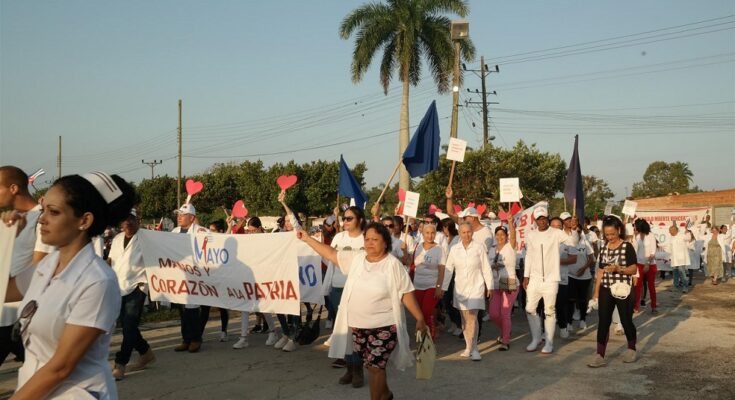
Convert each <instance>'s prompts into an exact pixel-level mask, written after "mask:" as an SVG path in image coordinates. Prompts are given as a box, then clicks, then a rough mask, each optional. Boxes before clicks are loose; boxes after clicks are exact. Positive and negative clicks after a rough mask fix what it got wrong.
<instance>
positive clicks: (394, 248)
mask: <svg viewBox="0 0 735 400" xmlns="http://www.w3.org/2000/svg"><path fill="white" fill-rule="evenodd" d="M390 239H391V241H390V242H391V250H390V254H393V256H395V257H396V258H397V259H399V260H400V259H401V258H403V250H401V245H402V244H403V241H402V240H401V239H400V238H397V237H395V236H391V237H390Z"/></svg>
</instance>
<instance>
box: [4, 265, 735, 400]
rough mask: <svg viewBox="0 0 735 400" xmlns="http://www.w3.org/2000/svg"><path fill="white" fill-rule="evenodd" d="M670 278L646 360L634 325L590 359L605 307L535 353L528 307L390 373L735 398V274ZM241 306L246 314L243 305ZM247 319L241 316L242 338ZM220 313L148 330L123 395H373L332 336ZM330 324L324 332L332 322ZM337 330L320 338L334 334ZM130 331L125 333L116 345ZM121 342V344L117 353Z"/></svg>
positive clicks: (471, 386) (455, 384)
mask: <svg viewBox="0 0 735 400" xmlns="http://www.w3.org/2000/svg"><path fill="white" fill-rule="evenodd" d="M670 282H671V281H670V280H668V281H666V282H663V283H659V285H658V291H659V302H660V306H659V309H660V311H661V313H660V314H659V315H656V316H652V315H651V314H650V313H647V312H642V313H641V314H639V315H638V316H636V318H635V323H636V326H637V327H638V338H639V339H638V341H639V342H638V349H639V354H640V360H639V361H638V362H637V363H635V364H623V363H622V361H621V357H620V356H621V355H622V352H623V351H624V350H625V340H624V338H625V337H624V336H613V337H612V339H611V342H610V345H609V349H608V353H609V359H610V360H609V365H608V366H607V367H606V368H601V369H594V370H593V369H590V368H587V367H586V361H587V360H588V358H589V357H590V356H591V355H592V354H593V352H594V348H595V329H596V319H597V318H596V315H592V316H591V317H590V328H588V330H587V331H586V332H585V333H583V334H581V335H572V337H571V338H570V339H568V340H564V339H560V338H558V337H557V338H556V341H555V342H556V344H557V346H556V352H555V354H553V355H551V356H542V355H540V354H539V353H526V352H525V351H524V348H525V346H526V344H527V342H528V340H529V339H528V324H527V323H526V320H525V315H523V314H522V313H521V312H519V311H516V313H515V315H514V316H513V324H514V325H513V326H514V328H513V343H512V345H511V351H509V352H498V351H497V346H496V345H495V344H494V340H493V339H494V338H495V337H497V336H498V330H497V328H496V327H495V326H494V325H492V324H489V323H485V324H484V329H483V334H482V337H481V344H480V349H481V352H482V354H483V360H482V361H480V362H472V361H468V360H464V359H460V358H459V357H458V354H459V352H460V351H461V350H463V348H464V344H463V342H461V341H460V340H458V339H457V338H454V337H451V336H449V335H448V334H443V335H441V337H440V339H439V340H438V343H437V347H438V349H439V352H440V354H439V359H438V361H437V364H436V369H435V371H434V378H433V379H432V380H430V381H417V380H416V379H414V374H415V371H414V370H413V369H410V370H407V371H405V372H398V371H390V372H389V384H390V386H391V389H392V390H393V392H394V393H395V395H396V398H397V399H419V398H421V399H442V400H446V399H462V398H468V399H469V398H493V399H520V398H524V399H543V400H549V399H584V400H590V399H633V398H635V399H687V398H692V399H694V398H696V399H697V400H703V399H732V398H735V381H734V380H733V379H734V377H733V372H735V361H734V360H735V329H734V328H735V280H731V281H730V282H728V283H727V284H722V285H719V286H716V287H713V286H711V285H710V284H709V283H703V279H702V277H699V279H698V281H697V282H696V283H697V286H696V288H695V290H694V291H693V292H691V293H690V294H688V295H685V296H683V297H682V296H681V295H680V294H679V293H678V292H673V291H671V290H670ZM232 314H233V315H234V314H236V313H232ZM238 328H239V320H238V319H236V318H233V320H232V321H231V328H230V335H231V337H235V336H236V335H237V333H238V332H237V329H238ZM218 331H219V319H218V318H216V317H215V318H214V319H212V320H211V321H210V325H209V327H208V333H207V336H206V338H205V343H204V346H203V349H202V351H201V352H200V353H198V354H188V353H186V354H180V353H174V352H173V350H172V348H173V346H175V345H176V344H178V342H179V328H178V325H177V324H172V323H166V324H157V325H148V326H146V331H145V332H144V336H145V337H146V338H147V339H148V340H149V341H150V343H151V345H152V346H153V347H154V349H155V351H156V354H157V357H158V360H157V362H156V363H155V364H154V365H153V366H152V367H151V368H149V369H148V370H146V371H140V372H137V373H132V374H129V375H128V376H127V378H126V379H125V380H124V381H122V382H119V384H118V391H119V395H120V398H121V399H136V400H138V399H176V400H184V399H197V400H199V399H320V400H322V399H324V400H327V399H346V398H354V399H367V398H368V389H367V387H364V388H361V389H353V388H351V387H344V386H340V385H338V384H337V383H336V381H337V379H338V378H339V376H340V375H341V373H342V370H335V369H332V368H330V361H329V360H328V359H327V356H326V353H327V350H326V347H324V346H322V345H320V344H315V345H312V346H304V347H301V348H299V349H298V350H297V351H295V352H293V353H284V352H282V351H278V350H275V349H273V348H268V347H266V346H265V345H264V343H265V339H266V335H260V334H256V335H251V337H250V343H251V344H250V347H249V348H247V349H243V350H233V349H232V348H231V346H232V344H233V343H234V340H233V339H231V340H230V341H229V342H227V343H220V342H217V335H218ZM323 332H324V331H323ZM325 338H326V336H323V338H320V339H319V340H318V341H317V342H316V343H322V342H323V341H324V339H325ZM119 342H120V336H119V335H116V336H115V337H114V339H113V350H116V348H117V346H118V345H119ZM113 353H114V351H113V352H111V355H112V354H113ZM17 368H18V363H15V362H12V361H9V362H7V363H5V364H4V365H3V366H2V368H1V369H0V397H7V396H8V395H9V394H11V393H12V390H13V388H14V386H15V379H16V370H17Z"/></svg>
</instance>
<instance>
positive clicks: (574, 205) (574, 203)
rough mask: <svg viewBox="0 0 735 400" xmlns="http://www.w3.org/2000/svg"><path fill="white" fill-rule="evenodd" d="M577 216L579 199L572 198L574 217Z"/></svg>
mask: <svg viewBox="0 0 735 400" xmlns="http://www.w3.org/2000/svg"><path fill="white" fill-rule="evenodd" d="M576 216H577V199H574V200H572V217H576Z"/></svg>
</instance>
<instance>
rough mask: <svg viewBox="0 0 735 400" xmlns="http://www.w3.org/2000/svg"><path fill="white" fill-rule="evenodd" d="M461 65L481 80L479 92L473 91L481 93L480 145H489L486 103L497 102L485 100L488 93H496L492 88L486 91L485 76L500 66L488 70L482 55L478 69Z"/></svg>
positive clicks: (488, 121) (469, 102)
mask: <svg viewBox="0 0 735 400" xmlns="http://www.w3.org/2000/svg"><path fill="white" fill-rule="evenodd" d="M462 67H463V68H464V70H465V71H471V72H474V73H475V75H477V76H479V77H480V81H481V82H482V92H479V91H478V90H477V89H475V91H474V93H477V94H482V102H479V103H481V104H482V146H483V147H484V146H486V145H490V140H489V133H488V131H489V127H488V124H489V123H490V120H489V118H488V108H487V105H488V104H499V103H498V102H488V101H487V96H488V95H490V94H493V95H497V94H498V93H497V92H496V91H494V90H493V91H492V92H491V93H488V92H487V86H486V85H485V78H487V76H488V75H490V73H492V72H495V73H498V72H500V68H499V67H498V66H497V65H495V71H490V70H489V69H488V67H487V65H485V57H484V56H481V57H480V69H479V70H476V69H467V68H466V67H465V66H464V65H462ZM467 91H468V92H470V93H473V92H472V91H471V90H470V89H467ZM467 103H468V104H478V102H472V101H468V102H467Z"/></svg>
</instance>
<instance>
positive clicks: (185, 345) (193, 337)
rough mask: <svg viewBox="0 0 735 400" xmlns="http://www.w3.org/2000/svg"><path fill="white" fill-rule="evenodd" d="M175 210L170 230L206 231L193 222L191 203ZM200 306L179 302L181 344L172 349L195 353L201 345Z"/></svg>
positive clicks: (186, 231) (194, 213)
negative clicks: (173, 221) (175, 223)
mask: <svg viewBox="0 0 735 400" xmlns="http://www.w3.org/2000/svg"><path fill="white" fill-rule="evenodd" d="M175 212H176V222H177V224H178V226H177V227H176V228H174V229H173V230H172V231H171V232H173V233H188V234H189V235H194V234H196V233H198V232H207V230H206V229H205V228H202V227H201V226H199V225H197V224H196V223H195V220H196V215H197V211H196V208H194V206H193V205H192V204H188V203H187V204H184V205H183V206H181V208H179V209H178V210H176V211H175ZM200 312H201V310H200V307H199V306H198V305H195V304H181V305H180V308H179V313H180V315H181V338H182V341H181V344H180V345H178V346H176V347H174V351H188V352H189V353H196V352H198V351H199V349H200V348H201V347H202V322H201V316H200Z"/></svg>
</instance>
